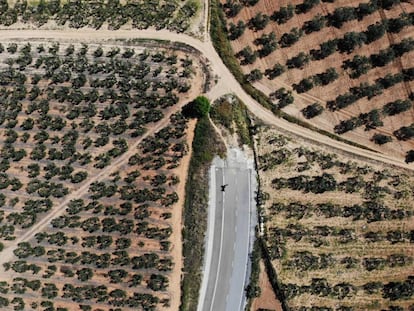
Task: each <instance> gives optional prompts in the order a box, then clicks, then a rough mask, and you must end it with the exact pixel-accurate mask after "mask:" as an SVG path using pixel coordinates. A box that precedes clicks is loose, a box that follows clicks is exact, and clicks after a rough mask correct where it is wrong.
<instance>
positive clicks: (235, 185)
mask: <svg viewBox="0 0 414 311" xmlns="http://www.w3.org/2000/svg"><path fill="white" fill-rule="evenodd" d="M224 184H228V186H227V187H226V190H225V192H222V191H221V185H224ZM256 189H257V185H256V174H255V171H254V163H253V160H252V159H248V158H247V157H246V155H245V154H244V153H243V152H242V151H241V150H240V149H235V148H231V149H229V150H228V157H227V159H225V160H221V159H219V158H216V159H215V160H214V161H213V165H212V167H211V170H210V206H209V220H208V231H207V239H206V248H205V249H206V251H205V262H204V276H203V282H202V286H201V290H200V299H199V304H198V311H238V310H243V309H244V305H245V290H244V289H245V287H246V285H247V284H248V279H249V273H250V267H249V266H250V259H249V254H250V252H251V248H252V243H253V241H254V227H255V225H256V206H255V198H254V197H255V191H256Z"/></svg>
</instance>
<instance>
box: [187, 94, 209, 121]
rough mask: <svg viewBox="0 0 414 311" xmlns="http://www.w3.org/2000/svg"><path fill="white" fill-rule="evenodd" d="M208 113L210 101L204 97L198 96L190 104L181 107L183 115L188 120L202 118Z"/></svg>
mask: <svg viewBox="0 0 414 311" xmlns="http://www.w3.org/2000/svg"><path fill="white" fill-rule="evenodd" d="M209 111H210V101H209V100H208V98H207V97H205V96H198V97H197V98H196V99H194V100H193V101H192V102H190V103H189V104H187V105H186V106H184V107H183V114H184V115H185V116H186V117H190V118H202V117H205V116H207V115H208V113H209Z"/></svg>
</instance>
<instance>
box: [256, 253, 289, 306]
mask: <svg viewBox="0 0 414 311" xmlns="http://www.w3.org/2000/svg"><path fill="white" fill-rule="evenodd" d="M259 286H260V289H261V293H260V296H259V297H257V298H255V299H254V300H253V303H252V307H251V309H250V310H252V311H256V310H259V309H268V310H273V311H283V309H282V306H281V304H280V301H279V300H278V299H277V297H276V296H275V293H274V291H273V288H272V285H271V284H270V281H269V277H268V275H267V273H266V270H265V266H264V263H263V260H260V275H259Z"/></svg>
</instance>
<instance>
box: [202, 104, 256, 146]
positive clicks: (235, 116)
mask: <svg viewBox="0 0 414 311" xmlns="http://www.w3.org/2000/svg"><path fill="white" fill-rule="evenodd" d="M210 115H211V118H212V120H213V121H214V122H215V123H216V124H220V125H222V126H224V127H225V128H226V129H227V130H229V132H230V134H234V133H236V134H237V137H238V139H239V142H240V144H241V145H248V146H250V147H252V140H251V137H250V130H251V128H250V127H251V125H250V118H249V114H248V110H247V108H246V106H245V105H244V104H243V103H242V102H241V101H240V100H239V99H238V98H237V97H234V96H224V97H222V98H220V99H218V100H217V101H216V103H215V104H214V105H213V107H212V108H211V112H210Z"/></svg>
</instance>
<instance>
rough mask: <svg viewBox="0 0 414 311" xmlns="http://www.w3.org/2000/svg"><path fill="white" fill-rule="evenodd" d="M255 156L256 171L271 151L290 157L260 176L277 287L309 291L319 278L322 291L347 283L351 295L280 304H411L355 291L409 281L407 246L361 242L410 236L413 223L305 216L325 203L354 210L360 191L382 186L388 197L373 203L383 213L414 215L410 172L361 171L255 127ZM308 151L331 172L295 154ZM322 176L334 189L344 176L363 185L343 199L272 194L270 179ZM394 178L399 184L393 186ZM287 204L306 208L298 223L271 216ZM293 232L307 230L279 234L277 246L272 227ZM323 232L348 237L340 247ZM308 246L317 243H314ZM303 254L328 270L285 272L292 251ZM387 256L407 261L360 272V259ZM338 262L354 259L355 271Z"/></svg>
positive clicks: (353, 163) (333, 194)
mask: <svg viewBox="0 0 414 311" xmlns="http://www.w3.org/2000/svg"><path fill="white" fill-rule="evenodd" d="M257 139H258V156H259V166H260V165H261V161H260V159H261V157H263V156H269V155H270V154H271V153H272V152H276V151H277V150H280V149H285V150H289V151H291V152H292V154H291V155H290V156H288V157H286V158H285V161H284V163H282V164H280V165H276V166H274V167H273V168H270V169H267V170H263V169H261V170H260V172H259V176H260V180H261V185H262V191H264V192H265V193H268V194H269V199H268V200H267V201H266V203H265V214H266V216H265V217H266V219H267V222H266V236H265V239H266V241H267V244H268V247H269V250H270V252H271V253H272V249H273V248H274V247H275V246H276V245H279V246H282V248H283V249H284V253H283V254H282V256H281V257H278V256H275V257H274V259H273V265H274V267H275V269H276V271H277V273H278V276H279V282H281V283H282V284H288V283H291V284H296V285H300V286H308V285H310V284H311V282H312V279H314V278H324V279H326V280H327V282H328V283H329V285H330V286H331V287H333V286H334V285H336V284H339V283H343V282H344V283H350V284H352V285H354V286H356V288H357V292H356V293H355V294H353V295H350V296H348V297H344V298H343V299H338V298H335V297H334V296H332V295H328V296H326V297H322V296H318V295H311V294H308V293H303V294H299V295H297V296H295V297H293V298H291V299H289V300H288V301H287V303H288V305H289V306H290V307H292V308H293V309H294V308H299V307H300V306H307V307H311V306H313V307H316V306H319V307H321V306H326V307H332V308H333V309H335V307H338V306H340V305H342V306H352V307H353V310H368V309H370V310H380V309H384V308H386V307H389V306H390V305H395V306H401V307H407V306H409V305H412V304H413V303H414V299H413V298H411V299H408V300H406V301H405V300H397V301H390V300H388V299H384V298H382V296H381V290H380V291H379V292H378V293H377V294H372V295H368V294H367V293H365V291H364V290H363V289H362V286H363V285H364V284H366V283H368V282H382V283H383V284H386V283H387V282H391V281H402V280H405V279H406V277H407V276H408V275H411V274H412V271H413V269H414V264H413V258H414V246H413V244H412V243H410V241H409V239H408V240H407V239H405V240H404V241H401V242H397V243H395V244H393V243H391V242H389V241H388V240H387V239H386V238H384V239H383V240H381V241H378V242H368V241H367V239H366V238H365V237H364V235H365V234H366V233H368V232H380V233H382V234H384V235H386V234H387V232H390V231H395V230H401V231H402V232H407V233H409V232H410V231H412V230H414V222H413V221H412V216H409V217H405V218H403V219H401V220H398V219H394V220H391V219H390V220H382V221H372V222H368V221H367V218H365V217H364V216H362V217H360V219H359V220H353V219H352V216H351V217H344V216H343V215H337V216H335V217H326V216H324V215H323V214H319V213H317V212H316V211H314V210H312V209H310V208H311V207H312V206H315V205H316V204H320V203H332V204H335V205H338V206H341V207H343V206H352V205H355V204H359V205H361V204H363V203H364V202H367V201H368V199H367V198H366V197H365V196H366V195H367V191H366V188H365V186H366V185H367V184H368V183H372V182H373V181H374V180H377V181H376V182H375V183H374V184H376V185H378V186H381V187H388V188H389V190H390V193H383V195H382V197H381V196H380V197H378V198H377V199H375V201H377V202H379V203H380V204H384V205H385V206H387V207H388V208H390V209H392V210H394V209H399V208H401V209H403V210H406V211H411V213H412V212H413V211H414V200H413V190H414V188H413V181H414V176H413V175H412V174H411V173H407V172H399V171H396V170H393V169H389V168H386V167H380V166H376V165H373V164H370V165H367V164H366V163H364V162H361V161H358V160H354V159H349V158H346V157H345V156H342V155H340V154H336V155H334V154H332V153H330V151H329V150H328V149H321V148H319V147H315V146H312V145H311V144H308V143H305V142H303V141H296V140H295V138H293V137H286V136H282V135H280V134H279V133H278V132H277V131H276V130H274V129H271V128H262V129H261V131H260V133H259V134H258V138H257ZM297 148H302V150H309V151H312V152H314V155H317V156H321V155H324V156H325V157H331V159H332V161H333V163H334V165H333V166H332V167H331V168H324V169H323V168H322V167H321V165H320V164H321V162H320V161H319V160H318V159H316V160H314V161H310V160H309V157H308V158H307V159H306V157H305V156H301V157H298V155H297V153H295V150H297ZM303 162H308V163H309V165H310V167H309V169H308V170H305V171H303V172H298V171H297V169H298V167H299V165H298V164H299V163H303ZM345 166H348V168H349V169H348V170H347V171H346V172H345V170H342V169H341V167H345ZM322 173H329V174H331V175H332V176H334V178H335V180H336V181H337V182H340V181H344V180H346V179H347V178H349V177H354V176H360V177H361V178H363V180H364V185H363V187H362V188H361V189H360V190H358V191H356V192H353V193H346V192H344V191H341V190H337V191H326V192H323V193H320V194H315V193H312V192H306V193H305V192H303V191H298V190H290V189H288V188H282V189H275V188H274V187H273V186H272V180H274V179H275V178H290V177H294V176H298V175H305V176H320V175H321V174H322ZM381 173H383V174H384V177H383V179H382V180H378V179H376V177H378V176H379V175H380V174H381ZM396 179H400V183H399V184H398V185H396V184H393V181H395V180H396ZM399 191H406V192H407V193H408V195H407V196H405V197H401V198H399V199H397V198H395V197H394V194H395V193H396V192H399ZM292 202H300V203H301V204H303V205H305V206H307V207H308V208H307V209H306V210H305V215H304V216H303V217H292V218H289V217H288V216H287V215H288V214H287V213H286V211H277V210H275V209H274V208H273V207H272V205H273V204H274V203H283V204H287V205H288V204H289V203H292ZM292 225H294V226H300V227H301V228H302V229H303V230H305V232H306V231H308V232H309V233H307V234H306V233H305V234H304V235H303V236H302V238H301V239H298V240H296V241H295V240H294V239H292V238H289V237H288V236H287V235H283V234H282V236H283V237H282V239H281V241H280V243H281V244H280V243H279V244H278V242H276V240H275V239H276V235H275V233H274V229H275V228H280V229H286V228H289V226H292ZM326 226H327V227H330V228H332V229H333V230H336V231H337V232H338V231H339V230H342V229H349V230H352V231H353V235H352V236H353V240H351V241H349V242H347V243H343V242H341V239H340V238H339V236H336V235H333V234H328V235H327V236H326V237H325V236H322V235H319V234H316V233H315V232H314V231H313V233H312V231H311V230H315V228H317V227H326ZM315 239H316V240H319V241H320V242H321V243H322V244H321V245H317V244H315ZM304 251H306V252H310V253H311V254H313V255H321V254H331V256H332V257H333V259H334V263H333V264H332V265H329V266H328V267H326V268H311V269H308V270H306V269H305V270H304V269H303V267H304V266H301V265H299V266H298V267H294V266H290V264H289V262H290V261H291V260H292V259H293V258H294V256H295V253H296V252H304ZM392 254H403V255H405V256H407V257H409V258H411V259H410V260H409V261H407V263H406V264H405V265H403V266H396V267H390V266H387V265H385V266H384V267H382V268H380V269H374V270H372V271H368V270H367V269H366V268H365V266H364V265H363V260H364V259H365V258H373V257H377V258H387V257H388V256H390V255H392ZM345 257H352V258H354V259H357V260H358V262H357V264H356V265H355V266H354V267H352V268H348V269H347V268H345V266H344V264H341V263H340V261H341V260H342V259H343V258H345Z"/></svg>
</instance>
